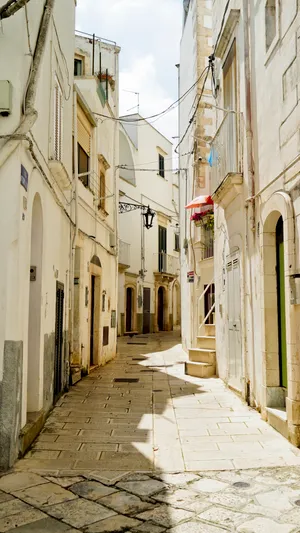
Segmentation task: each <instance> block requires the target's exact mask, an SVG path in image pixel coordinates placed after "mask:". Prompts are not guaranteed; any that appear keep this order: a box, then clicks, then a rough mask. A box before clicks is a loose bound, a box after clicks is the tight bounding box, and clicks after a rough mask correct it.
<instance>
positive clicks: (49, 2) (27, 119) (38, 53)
mask: <svg viewBox="0 0 300 533" xmlns="http://www.w3.org/2000/svg"><path fill="white" fill-rule="evenodd" d="M54 3H55V0H46V2H45V5H44V11H43V15H42V19H41V23H40V27H39V32H38V37H37V42H36V46H35V51H34V54H33V60H32V67H31V69H30V73H29V79H28V86H27V91H26V95H25V103H24V109H23V113H24V115H23V117H22V119H21V121H20V124H19V126H18V127H17V129H16V130H15V131H14V132H13V134H12V135H26V134H27V133H28V132H29V130H30V129H31V128H32V126H33V125H34V123H35V122H36V120H37V117H38V112H37V111H36V109H34V107H33V105H34V102H35V96H36V91H37V84H38V80H39V74H40V67H41V62H42V58H43V53H44V49H45V45H46V38H47V33H48V29H49V26H50V20H51V17H52V13H53V9H54ZM19 144H20V140H17V138H16V137H15V138H13V137H12V138H11V139H9V140H8V141H6V143H5V144H4V146H3V147H2V149H1V152H0V168H1V167H2V165H4V163H5V161H7V159H8V158H9V157H10V155H11V154H12V153H13V152H14V151H15V149H16V148H17V147H18V146H19Z"/></svg>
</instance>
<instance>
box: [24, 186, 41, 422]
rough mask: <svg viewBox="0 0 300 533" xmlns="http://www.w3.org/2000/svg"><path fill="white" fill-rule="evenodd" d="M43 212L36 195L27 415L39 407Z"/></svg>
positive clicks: (30, 301)
mask: <svg viewBox="0 0 300 533" xmlns="http://www.w3.org/2000/svg"><path fill="white" fill-rule="evenodd" d="M42 256H43V212H42V204H41V199H40V196H39V195H38V194H36V195H35V197H34V201H33V206H32V219H31V247H30V282H29V283H30V286H29V320H28V359H27V414H28V413H32V412H35V411H40V409H41V408H42V391H43V380H42V370H43V369H42V360H41V308H42Z"/></svg>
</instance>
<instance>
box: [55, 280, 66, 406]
mask: <svg viewBox="0 0 300 533" xmlns="http://www.w3.org/2000/svg"><path fill="white" fill-rule="evenodd" d="M63 321H64V285H63V283H59V282H58V281H57V282H56V306H55V354H54V403H55V402H56V401H57V400H58V398H59V396H60V395H61V393H62V387H63V384H62V372H63V342H64V339H63Z"/></svg>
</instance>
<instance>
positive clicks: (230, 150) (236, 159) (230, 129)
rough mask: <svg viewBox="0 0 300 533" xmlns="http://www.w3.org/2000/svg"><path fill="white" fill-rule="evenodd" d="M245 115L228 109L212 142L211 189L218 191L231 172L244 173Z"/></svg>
mask: <svg viewBox="0 0 300 533" xmlns="http://www.w3.org/2000/svg"><path fill="white" fill-rule="evenodd" d="M242 124H243V115H242V114H241V113H236V112H233V111H226V112H225V114H224V118H223V120H222V122H221V124H220V126H219V128H218V130H217V133H216V135H215V137H214V139H213V141H212V143H211V154H210V164H211V167H212V168H211V189H212V192H213V193H214V192H216V190H217V189H218V188H219V186H220V185H221V183H222V182H223V180H224V179H225V178H226V176H227V175H228V174H230V173H235V174H236V173H242V162H243V137H242Z"/></svg>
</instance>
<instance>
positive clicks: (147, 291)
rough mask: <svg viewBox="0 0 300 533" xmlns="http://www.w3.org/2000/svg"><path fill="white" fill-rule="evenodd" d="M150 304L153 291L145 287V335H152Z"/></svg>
mask: <svg viewBox="0 0 300 533" xmlns="http://www.w3.org/2000/svg"><path fill="white" fill-rule="evenodd" d="M150 302H151V289H149V288H147V287H144V290H143V333H150Z"/></svg>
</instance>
